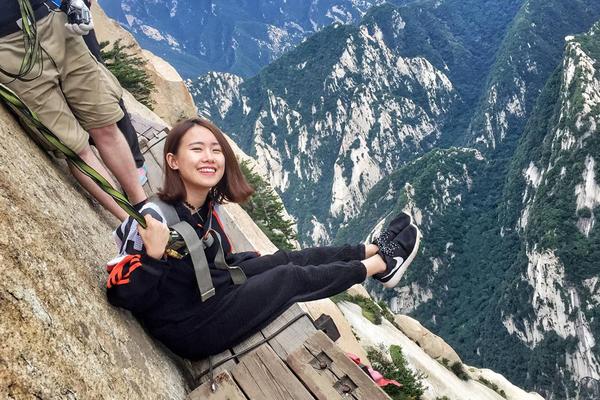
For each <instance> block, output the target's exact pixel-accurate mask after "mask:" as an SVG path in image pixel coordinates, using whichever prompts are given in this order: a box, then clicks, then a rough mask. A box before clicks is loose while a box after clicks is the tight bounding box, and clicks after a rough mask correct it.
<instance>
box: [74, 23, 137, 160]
mask: <svg viewBox="0 0 600 400" xmlns="http://www.w3.org/2000/svg"><path fill="white" fill-rule="evenodd" d="M83 40H84V41H85V44H86V45H87V47H88V49H90V52H91V53H92V54H93V55H94V57H96V60H98V61H99V62H101V63H102V64H104V60H103V59H102V55H100V44H99V43H98V39H97V38H96V32H94V30H93V29H92V30H91V31H90V32H89V33H88V34H87V35H84V36H83ZM119 106H120V107H121V110H123V113H124V114H125V116H124V117H123V118H121V119H120V120H119V122H117V126H118V127H119V129H120V130H121V132H123V136H125V140H127V144H128V145H129V148H130V149H131V154H133V159H134V161H135V166H136V167H137V168H140V167H142V166H143V165H144V161H145V160H144V156H143V155H142V152H141V150H140V143H139V142H138V138H137V133H136V132H135V128H134V127H133V125H132V124H131V118H129V114H128V113H127V110H126V109H125V103H123V99H121V100H119ZM90 141H91V139H90ZM92 143H93V142H92Z"/></svg>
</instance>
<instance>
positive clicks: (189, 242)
mask: <svg viewBox="0 0 600 400" xmlns="http://www.w3.org/2000/svg"><path fill="white" fill-rule="evenodd" d="M150 201H151V202H152V203H153V204H155V205H157V206H158V208H159V209H160V211H161V213H162V215H163V216H164V218H165V222H166V224H167V226H168V227H169V228H170V229H172V230H173V231H175V232H177V233H178V234H179V236H180V237H181V238H182V239H183V241H184V242H185V246H186V248H187V251H188V252H189V255H190V258H191V260H192V264H193V265H194V272H195V274H196V281H197V282H198V288H199V289H200V296H201V298H202V301H205V300H207V299H209V298H210V297H212V296H214V294H215V288H214V286H213V284H212V279H211V277H210V271H209V268H208V260H207V259H206V253H205V252H204V249H207V248H209V247H212V246H213V245H214V244H215V241H216V245H217V254H216V256H215V260H214V265H215V266H216V267H217V268H218V269H221V270H225V271H229V274H230V275H231V280H232V281H233V283H234V285H241V284H242V283H244V282H246V274H245V273H244V271H243V270H242V269H241V268H240V267H237V266H231V265H228V264H227V262H226V261H225V252H224V251H223V245H222V241H221V235H220V234H219V232H217V231H216V230H214V229H212V222H213V212H212V211H213V210H212V202H211V203H210V206H209V209H208V222H207V223H206V233H205V235H204V236H203V237H202V238H200V237H199V236H198V234H197V233H196V231H195V229H194V228H193V227H192V226H191V225H190V224H189V223H188V222H186V221H182V220H181V219H180V218H179V215H177V211H176V210H175V207H173V206H172V205H171V204H169V203H167V202H165V201H162V200H161V199H160V198H158V196H153V197H151V198H150Z"/></svg>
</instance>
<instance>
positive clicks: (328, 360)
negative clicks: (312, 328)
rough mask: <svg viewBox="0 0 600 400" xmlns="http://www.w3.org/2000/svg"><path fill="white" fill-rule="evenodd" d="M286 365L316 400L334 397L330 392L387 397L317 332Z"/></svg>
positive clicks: (378, 399)
mask: <svg viewBox="0 0 600 400" xmlns="http://www.w3.org/2000/svg"><path fill="white" fill-rule="evenodd" d="M287 362H288V364H289V365H290V367H291V368H292V370H293V371H294V372H295V373H296V375H298V377H299V378H300V379H301V380H302V381H303V382H304V384H305V385H306V386H307V387H308V388H309V390H310V391H311V392H312V393H313V394H314V395H315V396H316V397H317V398H318V399H330V398H338V397H335V395H333V394H332V390H334V391H335V392H337V393H338V394H342V393H344V392H345V391H348V390H349V392H348V393H345V394H344V398H355V399H369V400H386V399H387V400H389V397H388V395H387V394H386V393H385V392H384V391H383V390H382V389H381V388H380V387H378V386H377V385H376V384H375V382H373V380H372V379H371V378H370V377H369V376H367V374H365V373H364V372H363V371H362V370H361V369H360V368H359V367H358V366H357V365H356V364H355V363H354V362H353V361H352V360H350V359H349V358H348V357H347V356H346V355H345V354H344V352H342V350H341V349H340V348H339V347H337V346H336V345H335V343H333V342H332V341H331V339H329V338H328V337H327V335H325V333H323V332H321V331H318V332H316V333H315V334H313V335H312V336H311V337H310V338H309V339H308V340H306V342H305V343H304V345H303V347H302V348H300V349H298V350H297V351H296V352H294V353H292V354H291V355H290V356H289V357H288V358H287ZM320 364H321V365H320Z"/></svg>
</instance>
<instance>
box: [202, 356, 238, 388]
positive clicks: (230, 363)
mask: <svg viewBox="0 0 600 400" xmlns="http://www.w3.org/2000/svg"><path fill="white" fill-rule="evenodd" d="M232 354H233V353H232V352H231V351H230V350H226V351H224V352H222V353H219V354H217V355H214V356H212V359H211V360H212V364H213V365H215V364H216V363H218V362H220V361H221V360H224V359H225V358H227V357H229V356H231V355H232ZM191 365H192V375H193V376H194V379H195V380H196V381H197V382H198V383H204V382H207V381H208V380H209V379H210V377H209V374H208V370H209V365H208V358H205V359H204V360H200V361H196V362H192V364H191ZM235 365H236V363H235V361H234V360H233V359H231V360H229V361H227V362H225V363H224V364H223V365H220V366H218V367H217V368H215V369H213V376H215V375H217V374H219V373H221V372H224V371H230V370H231V369H232V368H233V367H235Z"/></svg>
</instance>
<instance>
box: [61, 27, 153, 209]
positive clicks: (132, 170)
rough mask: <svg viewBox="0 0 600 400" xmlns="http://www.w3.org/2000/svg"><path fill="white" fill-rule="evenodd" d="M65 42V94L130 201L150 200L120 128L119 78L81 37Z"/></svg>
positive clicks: (63, 85)
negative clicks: (93, 54)
mask: <svg viewBox="0 0 600 400" xmlns="http://www.w3.org/2000/svg"><path fill="white" fill-rule="evenodd" d="M63 18H64V17H63ZM57 21H58V19H57ZM57 31H58V29H57ZM63 31H64V27H63ZM58 34H59V33H57V35H58ZM57 40H58V39H57ZM63 40H64V42H63V43H62V45H63V46H66V48H67V49H68V51H67V52H65V58H64V60H63V62H62V63H61V64H60V65H59V67H58V70H59V73H60V84H61V88H62V92H63V93H64V96H65V98H66V100H67V102H68V104H69V106H70V107H71V109H72V111H73V114H74V115H75V117H76V118H77V120H78V121H79V122H80V124H81V126H83V128H84V129H86V130H87V131H88V132H89V134H90V136H91V137H92V139H93V140H94V143H95V145H96V147H97V148H98V151H99V152H100V156H101V157H102V160H103V161H104V163H105V164H106V166H107V167H108V169H109V170H110V171H111V172H112V173H113V175H114V176H115V177H116V178H117V181H119V183H120V184H121V187H122V188H123V190H124V191H125V192H126V194H127V197H128V198H129V201H130V202H131V203H134V204H135V203H140V202H142V201H143V200H145V199H146V194H145V193H144V190H143V189H142V187H141V185H140V183H139V181H138V176H137V169H136V167H135V163H134V161H133V156H132V154H131V150H130V149H129V147H128V145H127V142H126V141H125V138H124V137H123V134H122V133H121V132H120V131H119V129H118V128H117V125H116V122H117V121H119V120H120V119H121V118H123V116H124V113H123V111H122V110H121V108H120V107H119V100H120V99H121V97H122V95H123V89H122V88H121V86H120V84H119V82H118V81H117V80H116V78H115V77H114V76H113V75H112V74H111V73H110V72H109V71H108V70H107V69H106V68H105V67H104V66H103V65H102V64H100V63H99V62H98V61H97V60H96V59H95V58H94V57H93V56H92V55H91V54H90V51H89V50H88V48H87V46H86V45H85V43H84V41H83V39H82V38H81V37H80V36H73V35H70V36H69V35H67V36H65V37H64V38H63Z"/></svg>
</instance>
